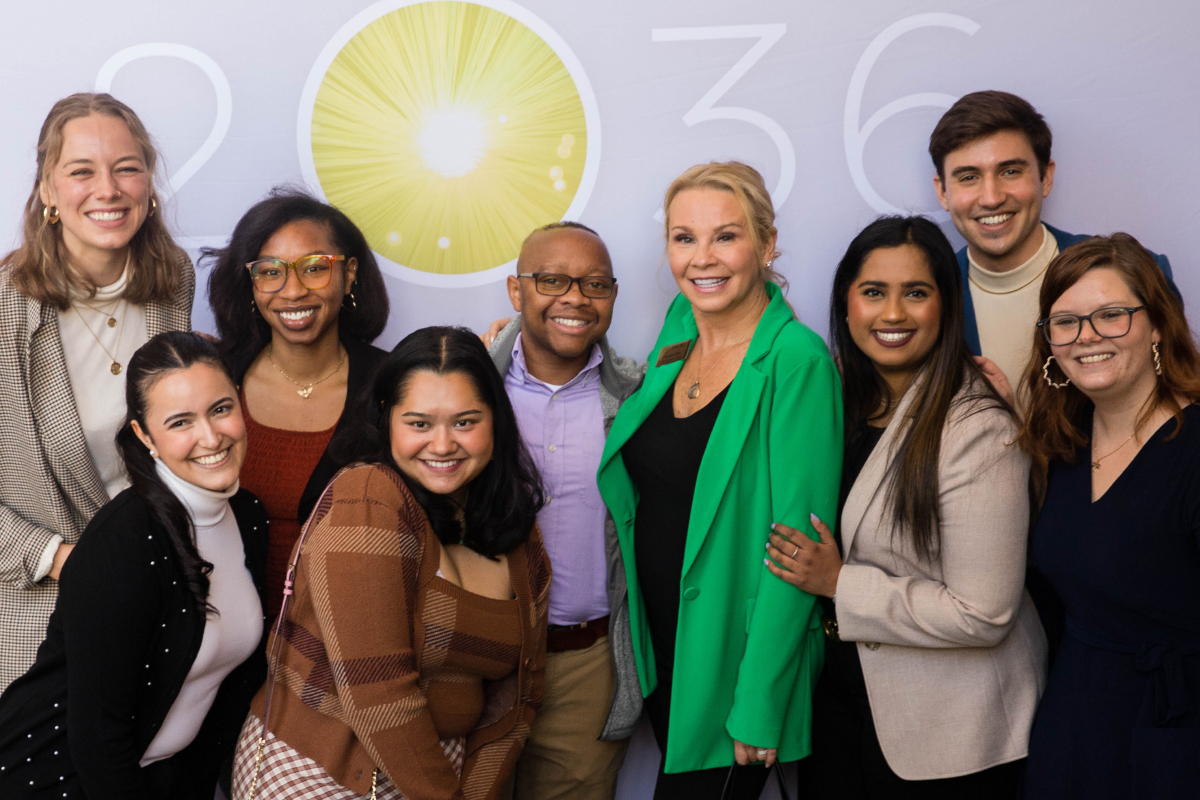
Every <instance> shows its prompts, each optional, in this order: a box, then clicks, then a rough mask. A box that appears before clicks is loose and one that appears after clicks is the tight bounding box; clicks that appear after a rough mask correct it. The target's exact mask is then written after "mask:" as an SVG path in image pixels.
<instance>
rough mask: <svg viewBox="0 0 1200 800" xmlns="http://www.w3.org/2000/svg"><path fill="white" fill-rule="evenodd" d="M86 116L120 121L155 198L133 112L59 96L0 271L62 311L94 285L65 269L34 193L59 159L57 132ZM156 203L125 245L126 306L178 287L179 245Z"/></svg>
mask: <svg viewBox="0 0 1200 800" xmlns="http://www.w3.org/2000/svg"><path fill="white" fill-rule="evenodd" d="M92 114H103V115H104V116H108V117H113V118H114V119H119V120H121V121H122V122H124V123H125V127H127V128H128V129H129V133H130V135H132V136H133V140H134V141H135V142H137V144H138V146H139V148H140V149H141V151H142V160H143V161H144V162H145V164H146V170H147V172H148V173H149V176H150V197H151V198H156V197H157V196H158V192H157V191H156V190H155V188H154V171H155V168H156V167H157V166H158V151H157V150H155V148H154V143H153V142H152V141H151V139H150V134H149V133H147V132H146V127H145V126H144V125H142V121H141V120H140V119H138V115H137V114H135V113H133V109H131V108H130V107H129V106H127V105H125V104H124V103H122V102H121V101H120V100H117V99H116V98H114V97H113V96H112V95H108V94H91V93H87V92H81V93H79V94H73V95H71V96H70V97H64V98H63V99H62V100H59V101H58V102H57V103H55V104H54V107H53V108H51V109H50V113H49V114H48V115H47V116H46V120H45V122H43V123H42V131H41V133H40V134H39V135H38V144H37V175H36V177H35V179H34V182H33V190H32V191H31V192H30V193H29V200H27V201H26V203H25V214H24V225H23V232H22V241H21V246H20V247H18V248H17V249H16V250H13V251H12V252H11V253H9V254H8V255H6V256H5V257H4V260H3V261H2V262H0V269H2V270H3V271H4V272H5V273H7V275H8V279H9V280H10V281H12V285H13V286H14V287H15V288H16V290H17V291H19V292H20V293H21V294H23V295H25V296H26V297H30V298H32V299H34V300H37V301H39V302H41V303H44V304H46V305H49V306H54V307H57V308H59V309H62V310H65V309H67V308H68V307H69V306H70V303H71V290H72V289H75V290H82V291H84V292H86V293H87V294H88V295H91V294H93V293H94V292H95V290H96V287H95V286H93V285H91V283H90V282H89V281H88V280H87V279H86V278H85V277H83V276H82V275H80V274H79V272H78V271H77V270H74V269H71V267H70V264H69V256H68V254H67V249H66V245H65V244H64V243H63V234H62V225H51V224H50V223H49V221H48V220H47V219H46V217H45V214H44V212H45V209H46V206H45V205H44V204H43V203H42V198H41V192H40V191H39V190H40V188H41V186H42V183H43V181H46V180H49V177H50V172H51V170H53V169H54V167H55V165H56V164H58V159H59V156H61V155H62V148H63V128H64V127H65V126H66V124H67V123H68V122H70V121H71V120H73V119H81V118H83V117H88V116H91V115H92ZM161 205H162V204H161V203H160V204H159V206H160V208H159V213H156V214H151V215H150V216H148V217H147V218H146V219H145V221H144V222H143V223H142V227H141V228H139V229H138V231H137V233H135V234H134V235H133V239H131V240H130V242H129V246H130V250H131V254H130V263H129V284H128V289H127V290H126V292H125V297H126V298H127V299H128V300H129V301H130V302H131V303H138V304H143V303H147V302H150V301H158V302H170V301H171V300H172V299H173V298H174V296H175V290H176V288H177V286H178V284H179V265H178V254H179V247H178V246H177V245H176V244H175V241H174V240H173V239H172V238H171V234H170V232H169V231H168V230H167V226H166V225H165V224H164V223H163V219H162V216H163V215H162V213H161V211H162V209H161Z"/></svg>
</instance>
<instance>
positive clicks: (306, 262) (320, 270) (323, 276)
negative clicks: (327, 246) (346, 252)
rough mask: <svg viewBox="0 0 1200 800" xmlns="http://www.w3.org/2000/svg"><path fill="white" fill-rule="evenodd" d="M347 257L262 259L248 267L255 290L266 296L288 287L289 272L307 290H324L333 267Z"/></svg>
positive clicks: (319, 256) (323, 256)
mask: <svg viewBox="0 0 1200 800" xmlns="http://www.w3.org/2000/svg"><path fill="white" fill-rule="evenodd" d="M345 260H346V257H345V256H325V255H312V256H304V257H303V258H297V259H296V260H295V261H281V260H280V259H278V258H262V259H259V260H258V261H251V262H250V263H249V264H247V265H246V269H248V270H249V271H250V280H251V281H253V282H254V288H255V289H257V290H258V291H260V292H263V293H265V294H274V293H275V292H278V291H279V290H280V289H282V288H283V287H284V286H286V285H287V275H288V270H289V269H291V270H294V271H295V272H296V279H297V280H299V281H300V285H301V286H303V287H304V288H305V289H324V288H325V287H326V286H328V285H329V279H330V278H331V277H332V276H333V265H334V264H335V263H337V262H338V261H345Z"/></svg>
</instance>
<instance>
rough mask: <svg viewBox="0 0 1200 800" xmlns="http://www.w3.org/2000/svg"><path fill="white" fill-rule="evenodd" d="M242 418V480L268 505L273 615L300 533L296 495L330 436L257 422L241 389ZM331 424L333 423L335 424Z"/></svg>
mask: <svg viewBox="0 0 1200 800" xmlns="http://www.w3.org/2000/svg"><path fill="white" fill-rule="evenodd" d="M240 399H241V402H242V417H243V418H244V419H245V420H246V460H245V461H244V462H243V463H242V474H241V478H240V481H241V485H242V488H243V489H245V490H246V491H248V492H250V493H252V494H253V495H254V496H255V497H257V498H258V499H259V501H260V502H261V503H262V504H263V508H265V509H266V511H267V619H268V620H272V621H273V620H274V619H275V617H276V616H277V615H278V614H279V606H280V604H281V603H282V602H283V579H284V577H285V576H286V575H287V565H288V559H290V558H291V557H292V548H293V547H295V545H296V539H297V538H299V536H300V525H301V520H299V519H298V518H297V517H298V516H299V514H300V498H301V497H302V496H303V495H304V489H305V487H306V486H308V480H309V478H310V477H312V473H313V470H314V469H316V468H317V462H318V461H320V460H321V456H322V455H323V454H324V453H325V448H326V447H328V446H329V440H330V439H332V438H333V431H334V428H329V429H327V430H323V431H285V430H283V429H281V428H271V427H268V426H267V425H263V424H262V423H260V422H256V421H255V419H254V418H253V417H251V416H250V409H249V408H247V407H246V393H245V392H242V394H241V398H240ZM334 427H336V426H334Z"/></svg>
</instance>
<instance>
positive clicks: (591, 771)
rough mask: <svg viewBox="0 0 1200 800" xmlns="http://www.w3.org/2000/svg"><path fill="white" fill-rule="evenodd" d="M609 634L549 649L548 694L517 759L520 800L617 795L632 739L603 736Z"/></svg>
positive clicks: (605, 799) (595, 799)
mask: <svg viewBox="0 0 1200 800" xmlns="http://www.w3.org/2000/svg"><path fill="white" fill-rule="evenodd" d="M613 686H614V681H613V671H612V650H611V648H609V646H608V637H607V636H604V637H601V638H600V639H598V640H596V643H595V644H593V645H592V646H591V647H588V648H586V649H584V650H568V651H566V652H565V653H547V654H546V695H545V700H544V701H543V702H542V707H541V709H539V710H538V713H537V717H536V718H534V721H533V730H532V731H531V732H530V734H529V739H528V741H526V742H525V749H524V750H523V751H522V752H521V759H520V761H518V762H517V771H516V786H515V789H516V791H515V797H516V800H557V798H564V799H569V800H612V798H613V795H614V794H615V793H616V790H617V773H618V772H620V771H621V764H622V763H624V761H625V748H626V747H627V746H628V745H629V740H628V739H623V740H621V741H619V742H601V741H599V740H598V738H597V737H598V736H599V735H600V732H601V731H602V730H604V723H605V721H606V720H607V719H608V710H609V707H610V706H611V705H612V695H613Z"/></svg>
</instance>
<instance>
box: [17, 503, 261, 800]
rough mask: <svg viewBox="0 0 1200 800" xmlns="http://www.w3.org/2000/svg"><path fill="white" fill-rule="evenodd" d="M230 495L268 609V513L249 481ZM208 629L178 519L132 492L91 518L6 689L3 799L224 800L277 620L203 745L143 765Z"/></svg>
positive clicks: (203, 733) (212, 720)
mask: <svg viewBox="0 0 1200 800" xmlns="http://www.w3.org/2000/svg"><path fill="white" fill-rule="evenodd" d="M229 505H230V507H231V508H232V509H233V514H234V517H235V519H236V520H237V524H238V528H239V529H240V531H241V534H242V546H243V548H244V549H245V552H246V567H247V568H248V569H249V571H250V575H251V576H252V578H253V579H254V584H255V586H256V587H257V589H258V593H259V601H260V603H263V604H264V607H265V597H264V596H263V590H264V578H263V572H264V569H265V566H266V553H267V536H266V534H267V517H266V513H265V511H264V509H263V507H262V505H261V504H260V503H259V502H258V500H257V499H256V498H255V497H254V495H252V494H250V493H249V492H247V491H245V490H242V491H239V492H238V493H237V494H236V495H234V496H233V497H232V498H230V501H229ZM222 611H223V612H224V613H254V614H260V615H261V614H262V613H263V612H262V608H261V607H260V608H254V609H223V610H222ZM204 625H205V615H204V609H203V607H202V606H199V605H197V603H196V601H195V599H194V598H193V597H192V594H191V592H190V591H188V588H187V586H186V581H185V580H184V578H183V573H182V570H181V569H180V566H179V562H178V558H177V556H176V554H175V551H174V548H173V547H172V546H171V543H170V541H169V539H168V538H167V532H166V529H165V528H163V527H162V525H161V524H159V523H158V521H157V520H155V519H154V517H153V516H152V515H151V513H150V508H149V506H148V505H147V503H146V502H145V501H144V500H143V499H142V498H141V497H140V496H139V495H138V494H136V493H135V492H134V491H133V490H132V489H126V490H125V491H123V492H121V493H120V494H119V495H117V496H116V497H115V498H113V499H112V500H111V501H110V502H109V503H108V504H107V505H105V506H104V507H103V508H102V509H100V511H99V512H97V513H96V516H95V517H93V518H92V521H91V523H90V524H89V525H88V526H87V529H86V530H85V531H84V533H83V536H82V538H81V539H80V540H79V544H78V546H77V547H76V548H75V550H74V552H72V553H71V557H70V558H68V559H67V561H66V563H65V564H64V566H63V572H62V580H61V585H60V588H59V596H58V604H57V605H56V606H55V609H54V613H53V614H52V615H51V617H50V622H49V625H48V628H47V635H46V640H45V641H44V642H43V643H42V645H41V647H39V648H38V653H37V660H36V661H35V662H34V665H33V666H32V667H30V668H29V671H28V672H26V673H25V674H24V675H23V676H21V677H20V678H18V679H17V680H16V681H14V682H13V683H12V684H11V685H10V686H9V687H8V689H7V690H6V691H5V692H4V694H3V695H2V696H0V797H3V798H5V800H14V798H18V797H20V798H40V797H46V798H50V797H53V798H56V800H61V798H63V797H67V798H83V797H86V798H88V800H118V799H119V800H150V798H166V797H170V798H172V800H174V799H175V798H185V800H186V799H188V798H195V799H196V800H212V797H213V792H214V788H215V786H216V782H217V775H218V772H219V770H220V769H221V768H222V766H223V762H225V761H227V760H228V759H229V758H230V757H231V755H232V753H233V748H234V746H235V745H236V743H237V736H238V733H239V731H240V729H241V725H242V722H243V721H244V720H245V717H246V714H247V711H248V710H249V705H250V700H251V699H252V698H253V696H254V693H255V692H257V691H258V688H259V687H260V686H261V685H262V683H263V680H264V679H265V677H266V659H265V656H264V645H265V642H266V634H267V632H268V631H267V628H268V627H269V626H268V625H267V623H266V621H265V619H264V622H263V634H264V635H263V640H262V642H260V644H259V648H258V650H257V651H256V652H255V654H254V655H253V656H251V657H250V658H249V659H247V660H246V661H245V662H243V663H242V664H241V665H240V666H239V667H237V668H236V669H234V671H233V672H231V673H230V674H229V675H228V676H227V677H226V678H225V681H224V682H223V683H222V684H221V688H220V690H219V691H218V693H217V697H216V700H215V701H214V702H213V705H212V708H211V709H210V710H209V713H208V716H207V717H206V718H205V720H204V724H203V725H202V727H201V729H200V732H199V733H198V734H197V736H196V738H195V740H193V742H192V743H191V745H189V746H188V747H187V748H185V749H184V750H183V751H182V752H180V753H177V754H176V755H174V756H172V757H171V758H169V759H166V760H165V761H160V762H156V763H154V764H151V765H149V766H147V767H146V768H144V769H143V768H141V767H140V766H139V765H138V762H139V761H140V760H141V757H142V755H143V754H144V753H145V752H146V748H147V747H149V745H150V742H151V741H152V740H153V739H154V736H155V734H157V733H158V730H159V728H160V727H161V726H162V723H163V720H164V719H166V716H167V712H168V711H169V710H170V708H171V704H172V703H174V702H175V698H176V696H177V695H178V694H179V690H180V688H181V687H182V686H183V682H184V679H185V678H186V677H187V674H188V671H189V670H190V669H191V667H192V664H193V662H194V661H195V659H196V654H197V652H199V650H200V642H201V640H202V639H203V637H204Z"/></svg>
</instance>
